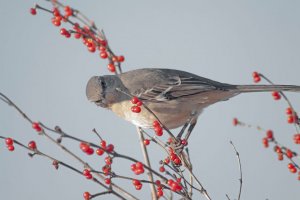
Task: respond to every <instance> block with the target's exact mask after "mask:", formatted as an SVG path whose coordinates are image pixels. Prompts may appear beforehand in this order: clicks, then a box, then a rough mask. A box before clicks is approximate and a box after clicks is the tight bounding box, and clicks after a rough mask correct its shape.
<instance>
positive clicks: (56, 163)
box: [52, 160, 58, 169]
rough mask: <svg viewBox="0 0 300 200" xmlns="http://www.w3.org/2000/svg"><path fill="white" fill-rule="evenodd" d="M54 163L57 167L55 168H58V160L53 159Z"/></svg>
mask: <svg viewBox="0 0 300 200" xmlns="http://www.w3.org/2000/svg"><path fill="white" fill-rule="evenodd" d="M52 165H53V166H54V167H55V169H58V161H57V160H53V162H52Z"/></svg>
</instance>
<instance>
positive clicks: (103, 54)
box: [100, 51, 108, 59]
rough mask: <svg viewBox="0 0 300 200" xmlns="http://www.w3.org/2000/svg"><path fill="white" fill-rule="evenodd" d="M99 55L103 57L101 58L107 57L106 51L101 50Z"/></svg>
mask: <svg viewBox="0 0 300 200" xmlns="http://www.w3.org/2000/svg"><path fill="white" fill-rule="evenodd" d="M100 57H101V58H103V59H106V58H107V57H108V54H107V52H106V51H102V52H101V53H100Z"/></svg>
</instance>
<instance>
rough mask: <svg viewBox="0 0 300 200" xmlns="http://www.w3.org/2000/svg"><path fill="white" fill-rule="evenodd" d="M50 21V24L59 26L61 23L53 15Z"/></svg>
mask: <svg viewBox="0 0 300 200" xmlns="http://www.w3.org/2000/svg"><path fill="white" fill-rule="evenodd" d="M51 21H52V24H53V25H54V26H60V25H61V22H60V20H57V19H56V18H55V17H53V18H52V20H51Z"/></svg>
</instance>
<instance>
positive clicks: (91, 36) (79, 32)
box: [30, 4, 125, 73]
mask: <svg viewBox="0 0 300 200" xmlns="http://www.w3.org/2000/svg"><path fill="white" fill-rule="evenodd" d="M60 7H62V8H63V10H64V11H63V12H61V11H60ZM37 9H43V10H47V9H45V8H41V7H40V6H38V5H36V7H35V8H31V9H30V13H31V14H32V15H36V14H37V11H36V10H37ZM47 11H48V12H50V13H52V15H53V17H52V18H51V22H52V24H53V25H54V26H57V27H59V26H61V25H62V22H64V23H69V24H71V25H73V27H72V29H71V30H67V29H66V28H61V29H60V34H61V35H63V36H65V37H66V38H70V37H71V36H72V34H73V35H74V38H76V39H80V38H82V43H83V44H84V45H85V46H86V47H87V49H88V51H89V52H91V53H94V52H96V51H97V50H98V51H99V56H100V58H102V59H108V60H109V63H108V65H107V68H108V70H109V71H110V72H113V73H115V72H116V66H120V63H122V62H124V61H125V58H124V56H122V55H121V56H116V55H114V53H113V52H112V51H111V49H110V48H109V47H108V43H107V40H106V39H105V36H104V35H103V33H101V32H100V31H98V29H97V28H96V27H95V25H94V24H93V23H91V25H90V26H87V25H83V26H80V24H79V23H78V22H82V21H85V20H86V19H81V18H79V17H78V16H77V14H78V11H76V12H75V11H74V10H73V9H72V8H71V7H70V6H62V5H58V4H54V7H53V9H52V10H47ZM70 17H73V18H74V19H77V20H78V22H73V21H71V19H70ZM84 24H90V21H89V20H88V21H86V22H85V23H84Z"/></svg>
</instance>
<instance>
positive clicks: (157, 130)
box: [152, 120, 163, 136]
mask: <svg viewBox="0 0 300 200" xmlns="http://www.w3.org/2000/svg"><path fill="white" fill-rule="evenodd" d="M152 126H153V129H154V131H155V134H156V135H157V136H162V135H163V128H162V127H161V125H160V123H159V122H158V121H157V120H155V121H154V122H153V125H152Z"/></svg>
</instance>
